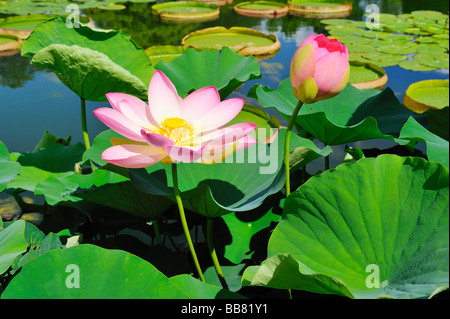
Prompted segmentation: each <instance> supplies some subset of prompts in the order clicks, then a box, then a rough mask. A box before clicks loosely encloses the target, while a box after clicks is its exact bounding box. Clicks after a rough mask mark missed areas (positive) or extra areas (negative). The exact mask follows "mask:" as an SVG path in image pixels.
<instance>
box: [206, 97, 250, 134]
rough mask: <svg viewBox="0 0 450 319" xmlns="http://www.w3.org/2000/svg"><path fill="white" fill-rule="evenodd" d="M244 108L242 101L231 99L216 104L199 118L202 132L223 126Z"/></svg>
mask: <svg viewBox="0 0 450 319" xmlns="http://www.w3.org/2000/svg"><path fill="white" fill-rule="evenodd" d="M243 106H244V100H243V99H240V98H232V99H228V100H225V101H223V102H220V103H218V104H216V105H215V106H214V107H212V108H210V109H209V110H208V111H207V112H206V113H204V114H203V115H202V116H201V117H200V118H199V124H200V125H201V127H202V130H203V131H205V130H211V129H215V128H217V127H220V126H223V125H225V124H227V123H228V122H230V121H231V120H232V119H234V118H235V117H236V115H238V113H239V112H240V111H241V110H242V107H243Z"/></svg>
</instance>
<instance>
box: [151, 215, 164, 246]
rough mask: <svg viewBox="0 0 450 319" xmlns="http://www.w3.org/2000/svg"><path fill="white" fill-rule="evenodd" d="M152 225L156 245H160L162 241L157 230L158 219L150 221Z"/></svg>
mask: <svg viewBox="0 0 450 319" xmlns="http://www.w3.org/2000/svg"><path fill="white" fill-rule="evenodd" d="M152 225H153V230H154V231H155V237H156V242H157V243H158V245H162V241H161V234H160V232H159V224H158V221H157V220H156V219H155V220H154V221H153V222H152Z"/></svg>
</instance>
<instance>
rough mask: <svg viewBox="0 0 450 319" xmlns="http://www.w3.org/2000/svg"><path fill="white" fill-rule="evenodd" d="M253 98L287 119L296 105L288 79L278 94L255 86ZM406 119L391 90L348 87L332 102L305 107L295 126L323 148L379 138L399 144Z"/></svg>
mask: <svg viewBox="0 0 450 319" xmlns="http://www.w3.org/2000/svg"><path fill="white" fill-rule="evenodd" d="M256 95H257V98H258V99H259V101H260V103H261V106H263V107H271V108H276V109H277V110H278V111H279V112H280V113H281V114H282V115H283V116H284V117H286V119H289V118H290V116H291V115H292V112H293V111H294V109H295V106H296V104H297V102H298V100H297V99H296V98H295V96H294V94H293V89H292V84H291V81H290V79H289V78H288V79H285V80H283V81H282V82H281V83H280V85H279V87H278V89H277V90H273V89H270V88H267V87H262V86H261V85H259V86H257V88H256ZM409 115H411V113H410V112H408V111H407V110H405V109H404V108H403V107H402V105H401V104H400V103H399V101H398V100H397V98H396V97H395V95H394V93H393V92H392V90H391V89H390V88H386V89H384V90H383V91H382V92H380V91H378V90H375V89H368V90H359V89H357V88H355V87H353V86H352V85H350V84H348V85H347V86H346V88H345V89H344V90H343V91H342V92H341V93H340V94H338V95H337V96H335V97H333V98H331V99H327V100H324V101H319V102H316V103H313V104H304V105H303V107H302V108H301V109H300V112H299V114H298V116H297V118H296V124H297V125H299V126H300V127H302V128H304V129H306V130H307V131H308V132H309V133H311V134H312V135H313V136H314V137H316V138H317V139H319V140H320V141H322V142H323V143H325V144H326V145H338V144H346V143H351V142H356V141H361V140H368V139H378V138H385V139H390V140H395V141H398V139H396V137H398V134H399V133H400V130H401V128H402V126H403V124H404V123H405V122H406V121H407V119H408V117H409ZM398 142H400V141H398Z"/></svg>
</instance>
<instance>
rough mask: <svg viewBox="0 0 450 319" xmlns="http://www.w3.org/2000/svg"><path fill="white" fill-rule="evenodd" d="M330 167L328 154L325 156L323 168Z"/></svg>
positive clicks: (327, 168)
mask: <svg viewBox="0 0 450 319" xmlns="http://www.w3.org/2000/svg"><path fill="white" fill-rule="evenodd" d="M329 169H330V155H327V156H325V170H329Z"/></svg>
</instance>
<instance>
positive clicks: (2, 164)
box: [0, 142, 22, 192]
mask: <svg viewBox="0 0 450 319" xmlns="http://www.w3.org/2000/svg"><path fill="white" fill-rule="evenodd" d="M21 171H22V169H21V167H20V164H19V163H17V162H13V161H11V160H10V156H9V152H8V149H7V148H6V146H5V144H3V143H2V142H0V192H1V191H3V190H4V189H5V188H6V185H8V183H9V182H11V181H12V180H13V179H14V178H16V176H17V175H18V174H20V172H21Z"/></svg>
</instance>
